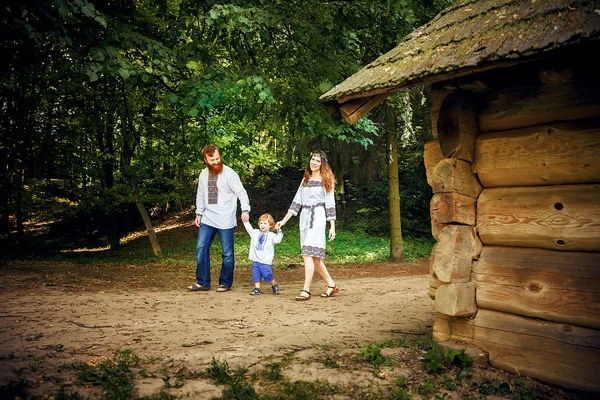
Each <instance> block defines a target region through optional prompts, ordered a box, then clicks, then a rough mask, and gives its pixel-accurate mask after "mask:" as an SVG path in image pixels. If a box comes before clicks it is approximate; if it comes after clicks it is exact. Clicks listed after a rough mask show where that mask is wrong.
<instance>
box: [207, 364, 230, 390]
mask: <svg viewBox="0 0 600 400" xmlns="http://www.w3.org/2000/svg"><path fill="white" fill-rule="evenodd" d="M206 376H207V377H209V378H211V379H212V380H214V381H215V383H217V384H224V383H227V382H229V380H230V379H231V376H230V375H229V364H228V363H227V360H223V361H221V360H217V359H215V358H213V359H212V360H211V362H210V366H209V367H208V368H207V369H206Z"/></svg>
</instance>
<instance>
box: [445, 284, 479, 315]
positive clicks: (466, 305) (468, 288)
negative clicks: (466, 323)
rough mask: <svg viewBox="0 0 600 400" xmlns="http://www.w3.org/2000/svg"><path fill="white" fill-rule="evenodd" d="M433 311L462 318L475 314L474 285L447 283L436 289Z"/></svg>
mask: <svg viewBox="0 0 600 400" xmlns="http://www.w3.org/2000/svg"><path fill="white" fill-rule="evenodd" d="M435 311H436V312H438V313H441V314H445V315H451V316H462V317H464V316H471V315H473V314H475V313H476V312H477V305H476V304H475V284H473V283H472V282H468V283H448V284H444V285H441V286H440V287H438V288H437V290H436V291H435Z"/></svg>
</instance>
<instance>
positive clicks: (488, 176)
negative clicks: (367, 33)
mask: <svg viewBox="0 0 600 400" xmlns="http://www.w3.org/2000/svg"><path fill="white" fill-rule="evenodd" d="M594 54H600V1H598V0H596V1H594V0H587V1H586V0H582V1H576V2H574V1H571V0H552V1H550V0H544V1H540V0H537V1H532V0H459V1H457V2H455V3H454V4H453V5H452V6H450V7H449V8H447V9H445V10H444V11H442V12H441V13H440V14H439V15H438V16H436V17H435V18H434V19H433V20H432V21H430V22H429V23H428V24H426V25H424V26H422V27H420V28H419V29H417V30H415V31H414V32H413V33H411V34H410V35H408V36H407V37H406V38H405V39H404V40H403V41H402V42H401V43H400V44H398V46H397V47H395V48H394V49H393V50H391V51H390V52H388V53H386V54H384V55H382V56H381V57H379V58H378V59H376V60H375V61H373V62H372V63H370V64H369V65H367V66H366V67H365V68H363V69H362V70H360V71H359V72H357V73H356V74H354V75H352V76H351V77H349V78H348V79H346V80H345V81H344V82H342V83H340V84H339V85H337V86H335V87H334V88H332V89H331V90H329V91H328V92H327V93H325V94H323V95H322V96H321V98H320V100H321V101H322V102H323V103H324V105H325V106H326V108H327V109H328V110H329V111H330V113H331V114H332V115H339V116H341V117H342V118H343V119H344V120H345V121H346V122H347V123H349V124H352V123H354V122H356V121H357V120H358V119H360V118H361V117H362V116H363V115H365V114H366V113H368V112H369V111H370V110H371V109H373V108H374V107H375V106H376V105H378V104H379V103H381V102H383V101H384V100H385V99H386V98H387V97H388V96H389V95H390V94H391V93H394V92H396V91H399V90H403V89H405V88H408V87H410V86H413V85H427V86H429V87H430V98H429V101H430V103H429V105H430V113H431V125H432V134H433V138H434V140H432V141H430V142H428V143H426V145H425V146H424V153H423V159H424V163H425V167H426V171H427V181H428V183H429V185H430V186H431V188H432V192H433V197H432V199H431V203H430V213H431V228H432V235H433V237H434V238H435V240H436V244H435V246H434V248H433V250H432V254H431V258H430V288H429V289H430V291H429V293H430V297H431V298H432V300H433V307H434V308H435V311H436V317H435V323H434V326H433V338H434V340H436V341H438V342H449V343H460V344H464V345H468V346H473V347H476V348H479V349H481V350H484V351H485V352H487V353H488V354H489V360H490V364H491V365H492V366H493V367H496V368H500V369H504V370H508V371H512V372H516V373H519V374H522V375H527V376H530V377H533V378H536V379H538V380H540V381H543V382H547V383H550V384H554V385H558V386H561V387H565V388H569V389H576V390H583V391H586V392H588V391H589V392H593V393H600V74H599V73H598V71H600V68H599V67H598V65H597V64H596V63H595V61H592V58H591V56H592V55H594Z"/></svg>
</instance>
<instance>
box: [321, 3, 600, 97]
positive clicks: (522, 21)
mask: <svg viewBox="0 0 600 400" xmlns="http://www.w3.org/2000/svg"><path fill="white" fill-rule="evenodd" d="M598 40H600V0H579V1H577V0H459V1H457V2H456V3H455V4H453V5H452V6H451V7H449V8H447V9H446V10H444V11H442V12H441V13H440V14H439V15H438V16H436V17H435V18H434V19H433V20H431V21H430V22H429V23H427V24H426V25H423V26H422V27H420V28H419V29H417V30H415V31H414V32H412V33H411V34H410V35H408V36H406V38H405V39H404V41H403V42H402V43H400V44H399V45H398V46H397V47H396V48H394V49H393V50H391V51H389V52H388V53H386V54H384V55H382V56H381V57H379V58H378V59H377V60H375V61H373V62H372V63H371V64H369V65H367V66H366V67H365V68H363V69H362V70H360V71H359V72H357V73H356V74H354V75H352V76H351V77H350V78H348V79H346V80H345V81H344V82H342V83H340V84H339V85H337V86H335V87H334V88H332V89H331V90H329V91H328V92H327V93H325V94H323V95H322V96H321V98H320V100H321V101H322V102H325V103H329V105H330V106H335V108H339V106H340V105H341V104H342V103H345V102H347V101H349V100H352V99H357V98H372V97H373V96H375V95H381V94H382V93H383V94H384V95H381V96H379V98H378V99H379V100H380V101H381V99H385V97H386V95H385V94H389V93H390V92H393V91H397V90H400V89H402V88H405V87H409V86H411V85H414V84H423V83H424V84H430V83H434V82H438V81H442V80H446V79H449V78H451V77H456V76H460V75H465V74H468V73H473V72H477V71H480V70H484V69H488V68H495V67H497V66H504V65H506V63H509V64H510V63H514V62H521V60H526V59H529V58H532V57H536V56H540V55H542V54H544V53H548V52H551V51H553V50H558V49H562V48H565V47H567V46H571V45H574V44H579V43H584V42H590V41H598ZM363 100H364V99H363ZM372 100H375V99H374V98H372ZM371 102H373V101H371ZM355 103H356V100H355Z"/></svg>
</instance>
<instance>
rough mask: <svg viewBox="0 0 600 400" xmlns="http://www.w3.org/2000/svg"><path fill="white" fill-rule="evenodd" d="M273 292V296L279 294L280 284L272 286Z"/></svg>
mask: <svg viewBox="0 0 600 400" xmlns="http://www.w3.org/2000/svg"><path fill="white" fill-rule="evenodd" d="M271 290H272V291H273V294H279V284H278V283H276V284H274V285H273V286H271Z"/></svg>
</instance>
